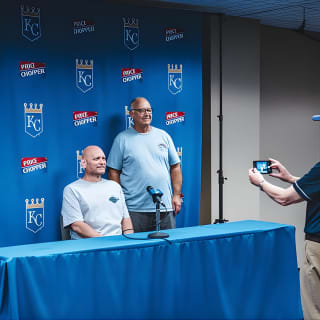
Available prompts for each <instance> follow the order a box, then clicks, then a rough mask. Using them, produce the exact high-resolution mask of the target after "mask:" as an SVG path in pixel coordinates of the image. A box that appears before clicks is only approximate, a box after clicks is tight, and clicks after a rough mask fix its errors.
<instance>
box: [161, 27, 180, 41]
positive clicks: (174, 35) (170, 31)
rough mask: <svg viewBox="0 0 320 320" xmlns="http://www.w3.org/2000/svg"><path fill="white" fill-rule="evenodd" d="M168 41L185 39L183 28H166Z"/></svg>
mask: <svg viewBox="0 0 320 320" xmlns="http://www.w3.org/2000/svg"><path fill="white" fill-rule="evenodd" d="M165 33H166V41H167V42H169V41H174V40H180V39H183V35H184V30H182V29H176V28H166V29H165Z"/></svg>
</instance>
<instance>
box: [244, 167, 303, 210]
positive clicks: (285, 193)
mask: <svg viewBox="0 0 320 320" xmlns="http://www.w3.org/2000/svg"><path fill="white" fill-rule="evenodd" d="M249 180H250V182H251V183H252V184H254V185H255V186H257V187H260V188H261V190H262V191H264V192H265V193H266V194H267V195H268V196H269V197H270V198H271V199H272V200H274V201H276V202H277V203H279V204H281V205H282V206H288V205H290V204H293V203H298V202H301V201H304V199H303V198H301V196H300V195H299V194H298V193H297V192H296V190H295V189H294V188H293V186H290V187H289V188H286V189H284V188H280V187H277V186H275V185H273V184H271V183H269V182H268V181H266V180H265V179H264V178H263V176H262V174H261V173H260V172H258V171H257V169H253V168H252V169H250V170H249Z"/></svg>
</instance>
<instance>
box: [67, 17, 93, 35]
mask: <svg viewBox="0 0 320 320" xmlns="http://www.w3.org/2000/svg"><path fill="white" fill-rule="evenodd" d="M72 25H73V34H75V35H78V34H82V33H88V32H93V31H94V23H93V22H92V21H89V20H75V21H72Z"/></svg>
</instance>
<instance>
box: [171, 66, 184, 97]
mask: <svg viewBox="0 0 320 320" xmlns="http://www.w3.org/2000/svg"><path fill="white" fill-rule="evenodd" d="M168 90H169V91H170V92H171V93H172V94H177V93H179V92H181V91H182V64H180V67H178V65H177V64H176V65H170V64H168Z"/></svg>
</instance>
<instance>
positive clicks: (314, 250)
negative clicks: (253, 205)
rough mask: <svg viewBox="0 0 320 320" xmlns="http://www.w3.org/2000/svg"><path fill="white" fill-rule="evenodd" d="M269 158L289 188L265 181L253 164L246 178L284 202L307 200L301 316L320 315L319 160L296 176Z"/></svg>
mask: <svg viewBox="0 0 320 320" xmlns="http://www.w3.org/2000/svg"><path fill="white" fill-rule="evenodd" d="M270 160H271V161H272V164H271V168H274V169H277V170H278V173H271V174H270V176H272V177H276V178H279V179H281V180H283V181H285V182H288V183H290V184H291V186H290V187H289V188H287V189H283V188H279V187H277V186H275V185H273V184H271V183H269V182H267V181H266V180H265V179H264V178H263V176H262V175H261V174H260V173H259V172H258V171H257V169H253V168H252V169H250V170H249V179H250V182H251V183H252V184H254V185H256V186H258V187H260V189H261V190H262V191H264V192H265V193H266V194H267V195H268V196H269V197H270V198H271V199H273V200H274V201H276V202H277V203H279V204H281V205H283V206H287V205H290V204H293V203H298V202H301V201H307V213H306V223H305V228H304V231H305V234H306V236H305V239H306V240H305V261H304V263H303V265H302V267H301V270H300V282H301V298H302V307H303V314H304V319H306V320H309V319H320V162H318V163H317V164H316V165H315V166H314V167H313V168H312V169H311V170H310V171H309V172H308V173H306V174H305V175H304V176H303V177H302V178H299V177H295V176H293V175H291V174H290V173H289V171H288V170H287V169H286V168H285V167H284V166H283V165H282V164H281V163H280V162H279V161H277V160H274V159H270Z"/></svg>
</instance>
